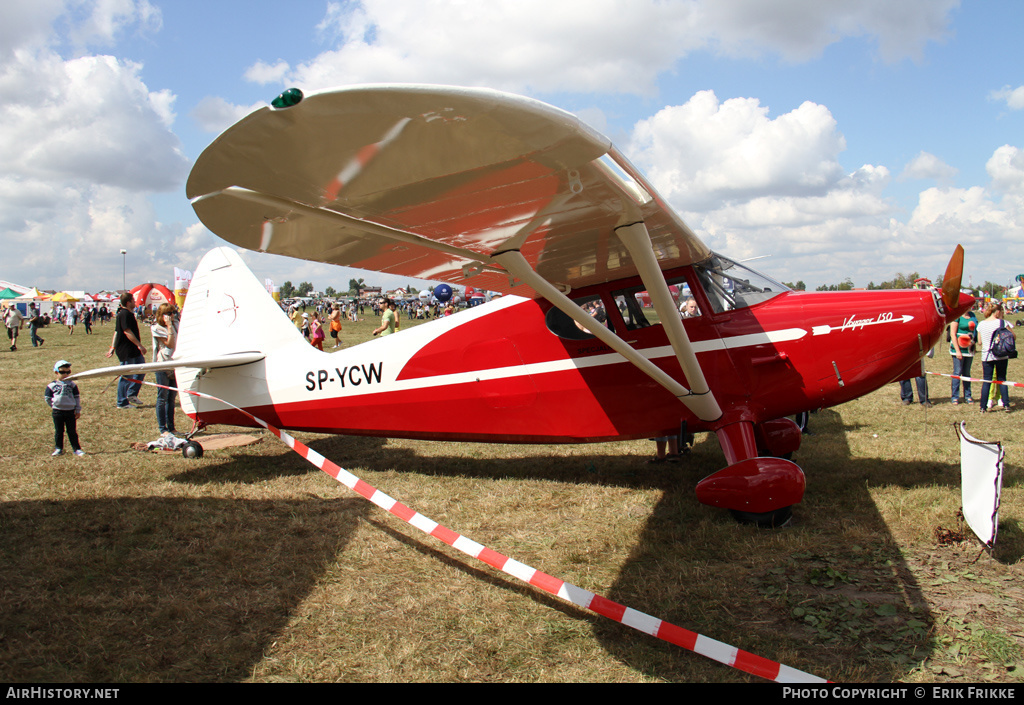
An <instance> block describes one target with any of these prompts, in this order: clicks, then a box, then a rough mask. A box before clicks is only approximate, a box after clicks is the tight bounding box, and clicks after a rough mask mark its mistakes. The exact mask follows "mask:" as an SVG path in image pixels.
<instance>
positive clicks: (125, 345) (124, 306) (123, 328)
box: [107, 291, 146, 409]
mask: <svg viewBox="0 0 1024 705" xmlns="http://www.w3.org/2000/svg"><path fill="white" fill-rule="evenodd" d="M134 303H135V298H134V297H133V296H132V295H131V293H130V292H127V291H126V292H125V293H123V294H121V307H120V308H119V309H117V320H116V323H115V325H114V337H113V338H112V339H111V340H110V350H108V351H107V357H110V356H111V355H114V354H116V355H117V359H118V360H120V361H121V364H122V365H140V364H142V363H144V362H145V361H146V346H145V345H143V344H142V339H141V337H140V336H139V323H138V321H137V320H136V319H135V314H134V313H133V312H132V305H133V304H134ZM143 377H145V375H136V376H134V377H122V378H121V379H120V380H118V382H117V408H118V409H130V408H132V406H142V402H141V401H139V390H140V389H142V379H143Z"/></svg>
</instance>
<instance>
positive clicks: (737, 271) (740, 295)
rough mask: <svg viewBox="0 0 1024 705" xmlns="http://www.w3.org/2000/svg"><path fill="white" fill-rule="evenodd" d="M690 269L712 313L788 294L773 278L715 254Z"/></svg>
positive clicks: (786, 288) (787, 289)
mask: <svg viewBox="0 0 1024 705" xmlns="http://www.w3.org/2000/svg"><path fill="white" fill-rule="evenodd" d="M694 269H696V270H697V275H698V276H699V277H700V281H701V284H703V286H704V293H705V294H707V297H708V300H709V301H710V303H711V307H712V308H713V309H714V310H715V312H716V313H722V312H723V311H731V310H733V309H737V308H746V307H747V306H753V305H754V304H759V303H761V302H762V301H767V300H768V299H771V298H773V297H775V296H778V295H779V294H781V293H782V292H784V291H789V287H787V286H785V285H783V284H780V283H779V282H777V281H775V280H774V279H769V278H768V277H766V276H764V275H763V274H759V273H757V272H755V271H754V270H752V269H748V268H746V267H744V266H743V265H742V264H738V263H736V262H733V261H732V260H731V259H729V258H728V257H723V256H722V255H719V254H712V255H711V257H709V258H708V259H706V260H704V261H703V262H701V263H699V264H696V265H694Z"/></svg>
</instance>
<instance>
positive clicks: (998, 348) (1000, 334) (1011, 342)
mask: <svg viewBox="0 0 1024 705" xmlns="http://www.w3.org/2000/svg"><path fill="white" fill-rule="evenodd" d="M988 351H989V352H990V353H992V355H993V356H994V357H998V358H1003V357H1005V358H1007V359H1010V360H1013V359H1016V357H1017V336H1015V335H1014V334H1013V331H1012V330H1010V329H1009V328H1007V327H1006V321H999V327H998V328H996V330H995V332H994V333H992V342H991V344H990V345H989V347H988Z"/></svg>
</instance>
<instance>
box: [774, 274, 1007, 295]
mask: <svg viewBox="0 0 1024 705" xmlns="http://www.w3.org/2000/svg"><path fill="white" fill-rule="evenodd" d="M920 278H921V275H920V274H918V273H917V272H911V273H910V274H903V273H902V272H897V273H896V276H895V277H893V278H892V279H890V280H889V281H884V282H882V283H880V284H876V283H875V282H868V285H867V287H865V288H866V289H869V290H876V289H913V288H914V282H915V281H917V280H918V279H920ZM932 282H933V283H934V284H935V286H938V287H941V286H942V275H941V274H940V275H939V276H937V277H934V278H933V279H932ZM782 283H783V284H785V285H786V286H788V287H789V288H790V289H794V290H796V291H806V290H807V285H806V284H804V282H803V281H798V282H796V283H795V284H793V283H790V282H782ZM856 288H857V287H856V286H854V283H853V280H852V279H850V278H849V277H847V278H846V279H844V280H843V281H842V282H840V283H839V284H822V285H821V286H819V287H818V288H817V289H815V291H852V290H853V289H856ZM977 289H980V290H981V291H984V292H985V293H986V294H988V295H989V296H993V297H995V298H1002V297H1003V296H1005V295H1006V290H1007V287H1005V286H1001V285H999V284H995V283H993V282H990V281H986V282H985V283H984V284H983V285H982V286H980V287H977V288H976V290H977Z"/></svg>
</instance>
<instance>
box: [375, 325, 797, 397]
mask: <svg viewBox="0 0 1024 705" xmlns="http://www.w3.org/2000/svg"><path fill="white" fill-rule="evenodd" d="M805 335H807V331H806V330H803V329H802V328H787V329H785V330H779V331H771V332H767V333H753V334H750V335H739V336H735V337H732V338H724V339H719V338H716V339H712V340H704V341H700V342H696V343H693V349H694V352H695V353H704V352H712V351H715V350H725V349H730V350H734V349H737V348H744V347H750V346H753V345H767V344H770V343H781V342H785V341H790V340H799V339H800V338H802V337H804V336H805ZM639 352H640V354H641V355H643V356H644V357H646V358H648V359H650V360H655V359H659V358H664V357H674V356H675V352H674V351H673V350H672V346H671V345H662V346H659V347H656V348H647V349H646V350H640V351H639ZM621 363H626V360H625V358H623V357H622V356H621V355H619V354H618V353H614V352H612V353H608V354H604V355H594V356H592V357H584V358H575V359H573V358H569V359H564V360H551V361H549V362H534V363H531V364H528V365H511V366H508V367H496V368H491V369H486V370H475V371H470V372H456V373H452V374H447V375H435V376H431V377H417V378H415V379H406V380H393V381H390V382H389V383H388V384H386V385H382V386H380V387H377V388H375V389H373V390H372V391H371V390H370V389H366V390H361V391H363V393H370V394H372V393H386V392H406V391H412V390H417V389H429V388H431V387H441V386H450V385H458V384H467V383H470V382H483V381H490V380H496V379H511V378H513V377H524V376H538V375H543V374H548V373H552V372H565V371H567V370H582V369H587V368H592V367H603V366H605V365H615V364H621Z"/></svg>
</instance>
